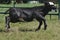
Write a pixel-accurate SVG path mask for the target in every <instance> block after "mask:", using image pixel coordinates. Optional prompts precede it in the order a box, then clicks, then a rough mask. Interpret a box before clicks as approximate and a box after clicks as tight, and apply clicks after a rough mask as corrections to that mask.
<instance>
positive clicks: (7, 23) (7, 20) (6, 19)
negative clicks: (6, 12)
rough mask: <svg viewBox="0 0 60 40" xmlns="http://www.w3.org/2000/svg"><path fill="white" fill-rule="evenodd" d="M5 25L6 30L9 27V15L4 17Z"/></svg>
mask: <svg viewBox="0 0 60 40" xmlns="http://www.w3.org/2000/svg"><path fill="white" fill-rule="evenodd" d="M5 24H6V25H5V27H6V31H8V30H9V29H10V25H9V24H10V17H9V16H6V17H5Z"/></svg>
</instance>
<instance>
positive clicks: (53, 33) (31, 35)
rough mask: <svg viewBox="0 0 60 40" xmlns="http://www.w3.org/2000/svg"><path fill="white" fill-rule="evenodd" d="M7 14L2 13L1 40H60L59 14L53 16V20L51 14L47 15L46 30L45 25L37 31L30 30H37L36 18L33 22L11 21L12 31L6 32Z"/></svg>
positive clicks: (0, 24)
mask: <svg viewBox="0 0 60 40" xmlns="http://www.w3.org/2000/svg"><path fill="white" fill-rule="evenodd" d="M0 5H1V4H0ZM25 5H26V4H25ZM1 9H2V8H1ZM3 10H4V9H2V10H1V11H3ZM5 11H6V10H5ZM50 13H55V12H50ZM5 16H7V15H4V14H0V40H60V21H59V20H58V16H52V19H51V20H50V17H49V16H46V17H45V18H46V21H47V25H48V27H47V30H46V31H44V30H43V28H44V25H42V27H41V29H40V30H39V31H37V32H35V31H29V30H35V29H36V28H37V27H38V24H39V23H38V21H36V20H34V21H32V22H24V23H23V22H18V23H11V24H10V25H11V31H9V32H4V30H5ZM23 30H25V31H23Z"/></svg>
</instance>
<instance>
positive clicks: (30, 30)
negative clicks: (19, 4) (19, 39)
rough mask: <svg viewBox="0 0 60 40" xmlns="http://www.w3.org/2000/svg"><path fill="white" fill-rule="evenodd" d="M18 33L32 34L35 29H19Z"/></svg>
mask: <svg viewBox="0 0 60 40" xmlns="http://www.w3.org/2000/svg"><path fill="white" fill-rule="evenodd" d="M19 31H21V32H34V31H35V29H29V30H28V29H19Z"/></svg>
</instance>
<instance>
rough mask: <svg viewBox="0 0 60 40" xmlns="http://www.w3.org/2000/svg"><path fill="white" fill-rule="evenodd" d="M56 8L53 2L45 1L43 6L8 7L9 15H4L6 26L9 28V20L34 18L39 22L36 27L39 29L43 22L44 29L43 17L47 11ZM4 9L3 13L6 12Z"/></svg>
mask: <svg viewBox="0 0 60 40" xmlns="http://www.w3.org/2000/svg"><path fill="white" fill-rule="evenodd" d="M52 9H53V10H56V7H55V6H54V3H53V2H46V3H45V5H44V6H36V7H32V8H10V9H9V10H8V11H9V16H7V17H6V19H5V20H6V28H7V29H9V28H10V25H9V23H10V22H14V23H15V22H19V21H28V22H29V21H32V20H33V19H34V18H35V19H36V20H37V21H38V22H39V26H38V28H37V29H36V31H37V30H39V29H40V28H41V25H42V21H43V22H44V30H46V28H47V23H46V19H45V18H44V17H45V16H46V15H47V14H48V12H49V11H51V10H52ZM8 11H6V12H5V13H7V12H8Z"/></svg>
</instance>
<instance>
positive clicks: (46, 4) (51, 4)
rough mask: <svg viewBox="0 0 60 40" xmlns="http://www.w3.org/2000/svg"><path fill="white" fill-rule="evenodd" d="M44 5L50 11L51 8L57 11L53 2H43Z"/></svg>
mask: <svg viewBox="0 0 60 40" xmlns="http://www.w3.org/2000/svg"><path fill="white" fill-rule="evenodd" d="M45 6H46V7H47V8H48V9H49V10H50V11H51V10H55V12H56V11H57V7H56V6H55V4H54V3H53V2H45Z"/></svg>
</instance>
